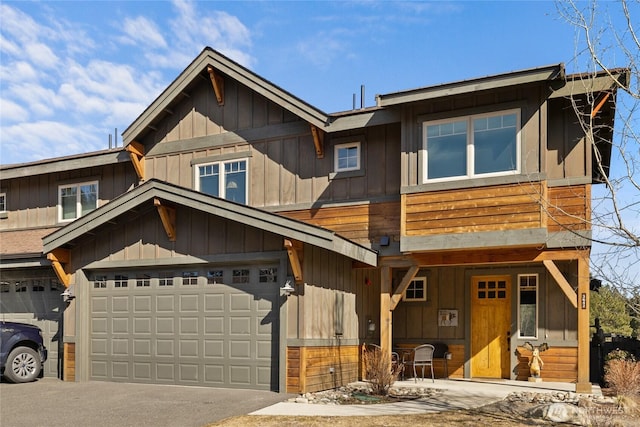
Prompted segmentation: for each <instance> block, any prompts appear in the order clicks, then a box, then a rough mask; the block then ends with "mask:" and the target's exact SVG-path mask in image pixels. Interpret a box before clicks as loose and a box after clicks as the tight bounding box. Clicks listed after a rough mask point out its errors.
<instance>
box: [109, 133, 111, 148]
mask: <svg viewBox="0 0 640 427" xmlns="http://www.w3.org/2000/svg"><path fill="white" fill-rule="evenodd" d="M109 150H111V134H109Z"/></svg>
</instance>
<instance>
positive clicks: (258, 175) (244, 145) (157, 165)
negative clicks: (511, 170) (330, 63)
mask: <svg viewBox="0 0 640 427" xmlns="http://www.w3.org/2000/svg"><path fill="white" fill-rule="evenodd" d="M158 126H159V127H158V129H157V130H155V131H151V132H149V133H148V134H147V136H145V138H144V139H143V140H142V142H143V143H144V145H145V150H146V154H145V179H151V178H156V179H159V180H163V181H167V182H170V183H173V184H177V185H180V186H183V187H186V188H194V185H195V183H194V175H195V173H194V168H195V165H196V164H198V163H202V162H208V161H218V160H220V159H224V160H230V159H233V158H234V157H236V158H248V168H249V170H250V174H249V204H250V205H251V206H254V207H264V208H270V210H274V209H275V210H281V209H283V207H286V206H292V207H294V208H295V209H299V208H300V207H301V206H305V207H307V208H308V207H311V206H313V205H314V204H316V203H318V202H332V201H345V200H358V199H363V200H368V199H370V198H375V197H390V196H394V197H397V195H398V194H399V186H400V124H399V123H392V124H388V125H379V126H372V127H369V128H364V129H358V130H357V131H345V132H340V133H337V134H330V135H325V136H324V157H323V158H318V157H317V155H316V150H315V146H314V143H313V137H312V135H311V128H310V126H309V124H308V123H306V122H304V121H302V120H299V119H298V118H297V117H295V116H293V115H292V114H291V113H289V112H287V111H286V110H284V109H283V108H281V107H279V106H277V105H275V104H273V103H272V102H270V101H268V100H267V99H266V98H265V97H263V96H262V95H260V94H258V93H256V92H253V91H251V90H249V89H248V88H246V87H244V86H242V85H241V84H239V83H237V82H235V81H233V80H231V79H227V80H225V104H224V106H218V104H217V102H216V100H215V97H214V95H213V90H212V88H211V84H210V83H209V82H202V83H200V84H197V85H196V86H195V87H194V89H193V90H192V91H191V92H190V94H189V97H184V98H183V99H182V100H181V101H180V102H179V103H178V104H177V105H176V107H175V108H173V109H172V110H171V113H170V114H167V115H166V116H165V119H164V120H162V121H161V122H160V123H159V124H158ZM350 141H360V142H361V150H362V158H361V164H362V170H361V171H360V173H355V174H353V173H350V174H342V175H341V174H334V172H335V171H334V147H335V145H336V144H339V143H343V142H350Z"/></svg>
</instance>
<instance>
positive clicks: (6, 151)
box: [0, 121, 107, 163]
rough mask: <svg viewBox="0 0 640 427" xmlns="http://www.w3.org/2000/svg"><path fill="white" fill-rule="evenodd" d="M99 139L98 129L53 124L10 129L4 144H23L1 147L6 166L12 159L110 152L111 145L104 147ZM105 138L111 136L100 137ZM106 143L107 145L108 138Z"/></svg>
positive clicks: (24, 159)
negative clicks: (96, 151)
mask: <svg viewBox="0 0 640 427" xmlns="http://www.w3.org/2000/svg"><path fill="white" fill-rule="evenodd" d="M96 135H97V132H96V129H93V128H87V127H84V128H83V127H80V126H73V125H68V124H65V123H59V122H51V121H38V122H32V123H21V124H19V125H13V126H7V127H4V128H3V129H2V139H3V141H19V143H16V144H4V143H3V144H2V145H1V147H0V148H1V153H2V159H3V160H2V162H3V163H5V160H4V159H12V158H19V159H20V160H19V162H29V161H35V160H41V159H45V158H50V157H60V156H65V155H68V154H70V153H82V152H87V151H95V150H99V149H104V148H107V144H106V143H102V141H101V140H100V138H98V137H97V136H96ZM104 135H107V132H106V131H105V133H104V134H103V135H100V137H102V136H104ZM103 139H104V140H105V141H106V137H104V138H103Z"/></svg>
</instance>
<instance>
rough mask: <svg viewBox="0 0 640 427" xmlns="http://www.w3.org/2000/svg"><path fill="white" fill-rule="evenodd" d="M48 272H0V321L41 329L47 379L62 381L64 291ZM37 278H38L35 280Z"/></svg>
mask: <svg viewBox="0 0 640 427" xmlns="http://www.w3.org/2000/svg"><path fill="white" fill-rule="evenodd" d="M50 273H51V272H50V271H49V270H47V271H43V272H42V273H41V274H39V273H38V270H31V271H16V272H4V271H3V272H2V281H1V282H0V319H1V320H5V321H11V322H22V323H29V324H32V325H36V326H38V327H40V329H42V337H43V339H44V345H45V347H47V353H48V355H47V361H46V362H45V364H44V373H43V375H44V376H46V377H58V378H61V377H62V375H61V372H62V370H61V360H59V359H58V356H59V355H62V350H61V348H60V347H61V345H62V313H63V311H64V308H65V307H66V304H65V303H64V301H63V300H62V297H61V296H60V294H61V293H62V292H63V291H64V286H62V285H61V284H60V283H59V282H58V281H57V280H56V279H55V278H53V277H48V276H47V275H48V274H50ZM34 275H35V276H38V277H37V278H34Z"/></svg>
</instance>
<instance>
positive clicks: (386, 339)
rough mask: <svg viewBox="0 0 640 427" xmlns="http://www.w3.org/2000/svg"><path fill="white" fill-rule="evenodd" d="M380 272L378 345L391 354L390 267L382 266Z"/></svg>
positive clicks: (384, 352)
mask: <svg viewBox="0 0 640 427" xmlns="http://www.w3.org/2000/svg"><path fill="white" fill-rule="evenodd" d="M380 274H381V275H382V277H381V278H380V347H382V353H383V354H387V355H389V357H390V356H391V342H392V337H391V267H389V266H383V267H382V268H381V271H380Z"/></svg>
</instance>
